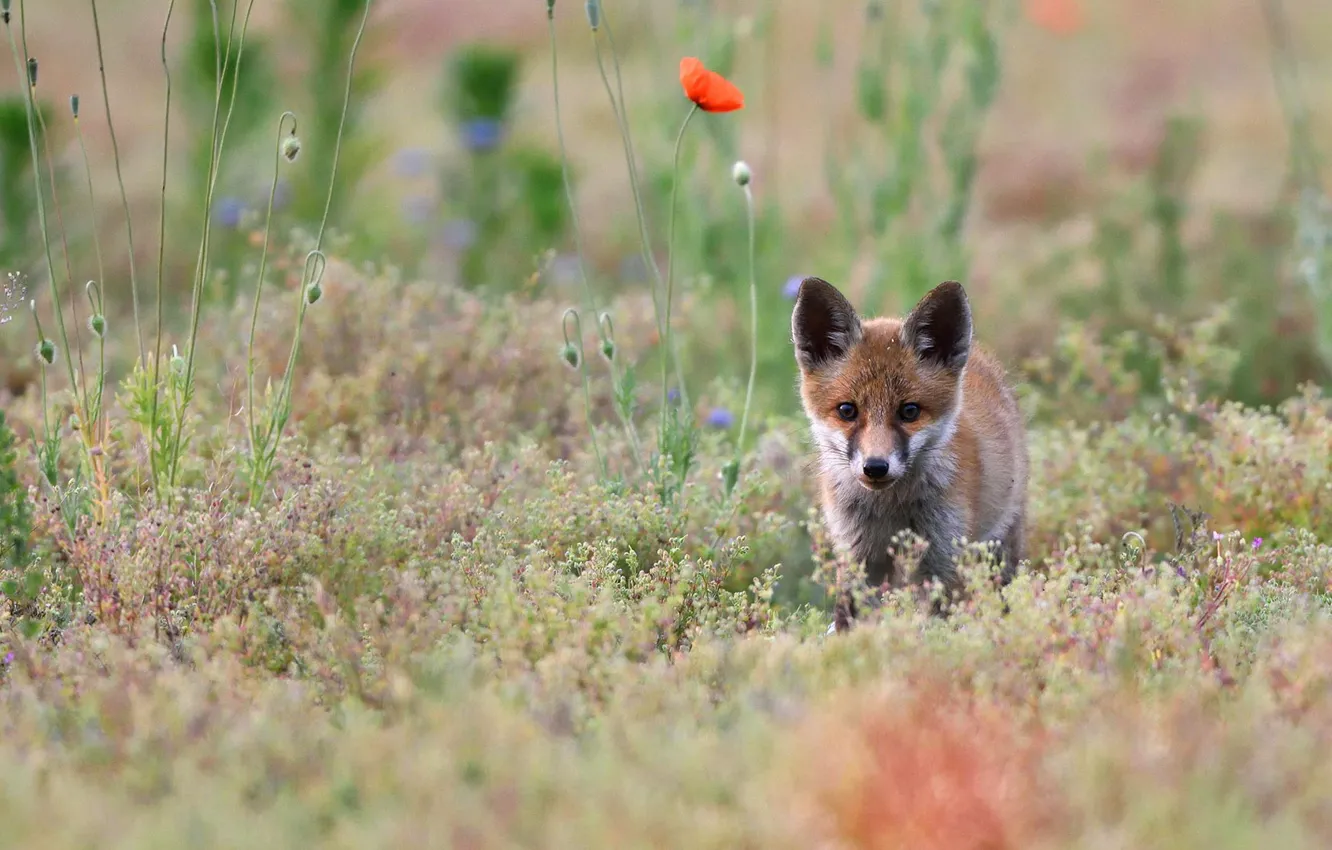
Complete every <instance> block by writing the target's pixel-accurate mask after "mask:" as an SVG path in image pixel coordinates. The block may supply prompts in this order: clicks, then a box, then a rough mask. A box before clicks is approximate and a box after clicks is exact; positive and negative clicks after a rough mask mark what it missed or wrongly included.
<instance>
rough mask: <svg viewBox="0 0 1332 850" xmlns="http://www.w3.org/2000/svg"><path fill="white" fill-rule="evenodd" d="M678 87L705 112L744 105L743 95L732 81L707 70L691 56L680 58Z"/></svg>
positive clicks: (738, 107) (731, 109)
mask: <svg viewBox="0 0 1332 850" xmlns="http://www.w3.org/2000/svg"><path fill="white" fill-rule="evenodd" d="M680 87H681V88H683V89H684V93H685V97H687V98H689V99H690V100H692V101H693V102H694V103H696V104H698V106H699V108H700V109H702V110H704V111H705V112H732V111H734V110H736V109H743V108H744V105H745V97H744V95H743V94H741V92H740V89H739V88H737V87H736V85H735V84H734V83H732V82H731V81H730V80H728V79H726V78H725V77H723V76H722V75H721V74H718V73H717V72H716V71H709V70H708V69H707V68H705V67H704V66H703V63H702V62H700V61H699V60H698V59H696V58H695V57H693V56H686V57H685V58H683V59H681V60H680Z"/></svg>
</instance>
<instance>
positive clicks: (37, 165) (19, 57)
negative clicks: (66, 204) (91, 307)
mask: <svg viewBox="0 0 1332 850" xmlns="http://www.w3.org/2000/svg"><path fill="white" fill-rule="evenodd" d="M19 16H20V19H21V20H20V24H19V26H20V28H21V29H22V30H23V40H24V42H25V45H26V42H27V27H26V25H25V24H24V23H23V21H25V20H26V19H27V15H26V14H25V13H24V8H23V0H19ZM5 31H6V32H7V33H8V35H9V49H10V52H11V53H13V54H14V69H15V70H16V71H17V72H18V76H19V79H20V80H22V81H23V92H24V94H23V98H24V100H23V105H24V108H25V109H26V111H27V114H28V150H29V153H30V154H31V155H32V179H33V184H34V186H35V188H36V191H37V219H38V223H39V224H40V225H41V228H42V247H43V249H45V251H46V273H47V277H48V278H49V281H50V284H51V302H52V304H53V306H54V307H55V317H56V330H57V331H58V332H59V334H60V345H61V347H63V348H64V349H65V354H66V357H65V368H66V369H68V370H69V384H70V391H71V392H73V393H74V398H75V399H76V400H77V399H78V397H79V385H78V381H77V380H76V379H75V376H74V363H73V361H72V360H71V359H70V357H69V356H68V355H69V335H68V334H67V333H66V332H65V314H64V311H63V310H61V308H60V286H59V284H57V283H56V275H55V260H54V258H53V257H52V255H51V234H50V233H49V232H48V229H47V222H46V195H45V194H44V193H43V192H42V168H41V161H40V159H39V157H38V155H37V131H36V126H37V121H36V116H35V113H36V111H37V107H36V104H35V103H34V102H33V90H32V88H33V87H32V86H30V85H27V84H26V83H27V80H28V69H27V60H28V51H27V47H26V46H25V47H24V49H23V52H22V54H20V53H19V48H18V44H17V43H16V42H15V40H14V28H13V26H12V24H10V23H6V24H5Z"/></svg>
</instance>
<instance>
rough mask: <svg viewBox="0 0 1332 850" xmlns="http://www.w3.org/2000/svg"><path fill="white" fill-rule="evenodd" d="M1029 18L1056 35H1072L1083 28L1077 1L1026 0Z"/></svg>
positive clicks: (1080, 10)
mask: <svg viewBox="0 0 1332 850" xmlns="http://www.w3.org/2000/svg"><path fill="white" fill-rule="evenodd" d="M1025 5H1026V7H1027V9H1026V11H1027V17H1028V18H1029V19H1030V20H1031V22H1032V23H1034V24H1036V26H1038V27H1041V28H1042V29H1045V30H1049V31H1050V32H1052V33H1054V34H1055V35H1072V34H1073V33H1075V32H1077V31H1078V30H1079V29H1081V28H1082V9H1081V8H1080V7H1079V6H1078V3H1077V0H1026V4H1025Z"/></svg>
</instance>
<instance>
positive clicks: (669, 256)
mask: <svg viewBox="0 0 1332 850" xmlns="http://www.w3.org/2000/svg"><path fill="white" fill-rule="evenodd" d="M696 112H698V104H697V103H690V104H689V112H688V113H686V115H685V119H684V122H683V123H682V124H681V125H680V132H679V133H678V134H677V135H676V137H675V157H674V160H673V164H672V166H671V175H672V178H671V209H670V214H669V217H668V219H667V221H668V224H667V227H666V309H665V313H666V317H665V331H666V334H667V336H666V337H664V338H663V339H662V351H661V423H662V428H663V429H664V428H665V427H666V404H667V399H666V372H667V369H666V361H667V359H668V357H669V355H670V353H671V352H672V350H673V346H672V345H671V344H670V335H671V295H672V291H673V289H674V284H675V200H676V197H677V196H678V195H679V193H680V147H681V143H682V142H683V141H684V134H685V130H686V129H687V128H688V127H689V121H690V120H691V119H692V118H693V117H694V113H696ZM675 368H676V370H677V371H678V370H679V368H680V364H679V362H678V361H677V362H676V364H675ZM680 402H681V404H682V406H683V407H684V409H685V410H688V409H689V408H688V402H686V401H685V391H684V382H683V381H682V382H681V383H680Z"/></svg>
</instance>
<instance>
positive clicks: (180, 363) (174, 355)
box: [167, 345, 185, 378]
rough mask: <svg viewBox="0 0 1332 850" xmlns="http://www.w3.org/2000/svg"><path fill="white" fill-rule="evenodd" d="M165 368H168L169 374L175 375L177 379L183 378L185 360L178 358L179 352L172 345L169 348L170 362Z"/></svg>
mask: <svg viewBox="0 0 1332 850" xmlns="http://www.w3.org/2000/svg"><path fill="white" fill-rule="evenodd" d="M167 368H169V369H170V370H171V374H173V375H175V376H176V377H177V378H181V377H184V375H185V358H184V357H181V356H180V352H179V351H177V350H176V346H174V345H173V346H171V360H170V362H169V364H168V367H167Z"/></svg>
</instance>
